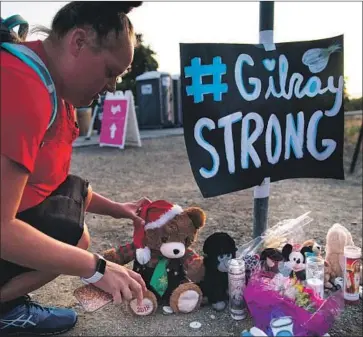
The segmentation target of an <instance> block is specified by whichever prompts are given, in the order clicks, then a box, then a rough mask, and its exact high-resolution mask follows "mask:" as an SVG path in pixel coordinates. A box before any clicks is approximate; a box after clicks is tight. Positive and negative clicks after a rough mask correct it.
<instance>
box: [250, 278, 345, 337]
mask: <svg viewBox="0 0 363 337" xmlns="http://www.w3.org/2000/svg"><path fill="white" fill-rule="evenodd" d="M271 277H272V278H271ZM244 299H245V301H246V304H247V307H248V310H249V312H250V314H251V315H252V318H253V320H254V324H255V326H256V327H257V328H259V329H261V330H262V331H264V332H265V333H266V334H267V335H268V336H279V335H280V334H278V332H277V331H276V330H277V329H278V328H281V329H283V330H284V331H285V333H286V330H288V331H290V334H284V336H289V335H290V336H323V335H324V334H326V333H327V332H328V331H329V330H330V329H331V327H332V326H333V324H334V321H335V320H336V318H337V317H338V315H339V314H340V313H341V312H342V310H343V308H344V297H343V292H342V290H339V291H337V292H335V293H333V294H332V295H331V296H329V297H328V298H324V299H322V298H320V297H318V296H317V295H316V294H315V293H314V292H313V291H312V290H311V289H309V288H307V287H305V286H304V285H303V284H302V283H301V282H300V281H298V280H296V279H294V278H290V277H286V276H283V275H281V274H280V275H279V274H274V275H272V274H271V273H270V274H268V273H264V272H260V273H255V274H253V275H252V277H251V278H250V280H249V283H248V285H247V287H246V288H245V291H244ZM287 321H288V324H287V323H286V322H287ZM283 322H285V323H284V324H283ZM280 325H281V326H280ZM287 325H288V326H287Z"/></svg>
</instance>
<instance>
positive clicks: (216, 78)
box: [184, 56, 228, 103]
mask: <svg viewBox="0 0 363 337" xmlns="http://www.w3.org/2000/svg"><path fill="white" fill-rule="evenodd" d="M226 72H227V66H226V65H225V64H224V63H222V59H221V58H220V57H219V56H217V57H214V58H213V63H212V64H206V65H202V64H201V60H200V58H199V57H195V58H193V59H192V61H191V64H190V66H187V67H185V68H184V73H185V78H189V77H190V78H191V79H192V81H191V82H192V83H191V85H189V86H187V87H186V91H187V95H188V96H193V97H194V103H200V102H203V101H204V95H211V94H213V99H214V101H216V102H220V101H221V100H222V94H225V93H226V92H227V91H228V85H227V84H226V83H222V75H224V74H226ZM205 76H213V81H212V84H203V77H205Z"/></svg>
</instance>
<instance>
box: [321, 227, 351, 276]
mask: <svg viewBox="0 0 363 337" xmlns="http://www.w3.org/2000/svg"><path fill="white" fill-rule="evenodd" d="M345 246H354V242H353V238H352V235H351V233H350V232H349V231H348V229H346V228H345V227H344V226H342V225H341V224H338V223H336V224H334V225H333V226H332V227H331V228H330V229H329V230H328V233H327V235H326V246H325V251H326V256H325V260H326V261H327V262H328V263H329V264H330V267H331V270H332V272H333V273H334V275H335V277H342V276H343V271H342V265H343V262H344V247H345Z"/></svg>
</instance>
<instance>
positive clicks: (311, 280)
mask: <svg viewBox="0 0 363 337" xmlns="http://www.w3.org/2000/svg"><path fill="white" fill-rule="evenodd" d="M306 285H307V287H309V288H310V289H312V290H313V291H314V293H315V295H316V296H318V297H320V298H322V299H323V298H324V259H323V258H321V257H319V256H308V257H307V258H306Z"/></svg>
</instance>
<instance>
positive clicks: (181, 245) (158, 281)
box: [104, 200, 206, 315]
mask: <svg viewBox="0 0 363 337" xmlns="http://www.w3.org/2000/svg"><path fill="white" fill-rule="evenodd" d="M140 217H141V218H142V219H144V220H145V227H144V228H135V231H134V240H133V242H132V243H131V244H127V245H125V246H121V247H120V248H119V249H115V248H113V249H110V250H107V251H106V252H104V257H105V258H106V259H107V260H110V261H113V262H116V263H119V264H122V265H123V264H127V263H129V262H131V261H134V263H133V270H134V271H136V272H137V273H139V274H141V276H142V278H143V279H144V281H145V283H146V285H147V287H148V289H149V291H150V292H151V293H152V294H153V295H155V298H156V300H157V303H155V302H156V301H154V300H153V296H151V297H148V298H146V299H145V301H146V302H147V305H148V306H149V307H150V306H156V305H157V304H163V305H166V306H169V305H170V308H169V311H171V310H172V311H173V312H175V313H179V312H182V313H190V312H193V311H195V310H197V309H198V308H199V306H200V304H201V300H202V292H201V290H200V288H199V286H198V285H197V284H196V283H199V282H200V281H201V280H202V279H203V276H204V266H203V258H202V257H201V256H199V255H198V254H196V253H195V252H194V251H193V250H192V249H191V248H190V246H191V245H192V243H194V241H195V240H196V237H197V234H198V232H199V230H200V229H201V228H202V227H204V225H205V219H206V216H205V213H204V212H203V210H202V209H200V208H198V207H189V208H187V209H185V210H183V209H182V208H181V207H180V206H179V205H175V204H171V203H169V202H168V201H165V200H157V201H154V202H151V203H149V204H147V205H145V206H143V207H142V208H141V210H140ZM135 303H136V299H135V300H132V301H131V302H130V307H131V309H132V311H133V312H134V313H135V314H137V315H140V314H142V315H147V314H151V313H153V312H154V311H155V310H156V308H154V307H152V308H150V310H149V311H148V313H145V312H143V313H140V308H139V306H137V305H135ZM170 309H171V310H170Z"/></svg>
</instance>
